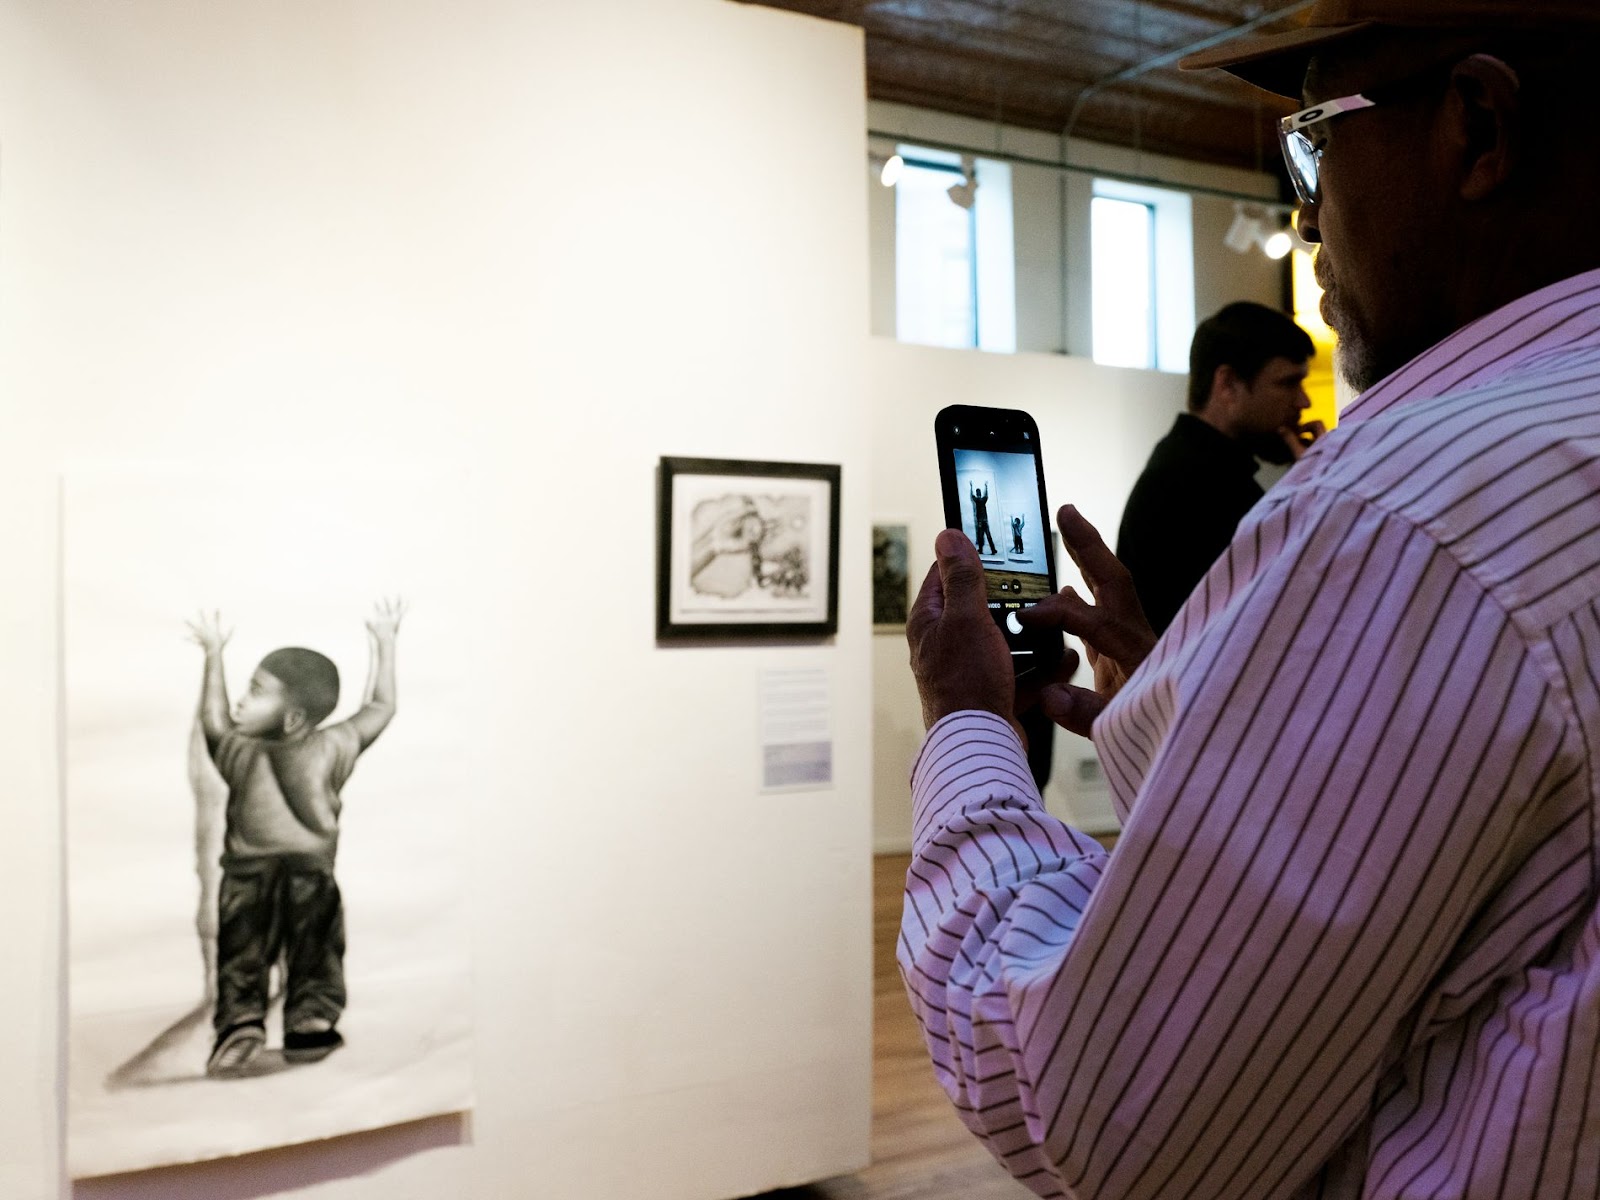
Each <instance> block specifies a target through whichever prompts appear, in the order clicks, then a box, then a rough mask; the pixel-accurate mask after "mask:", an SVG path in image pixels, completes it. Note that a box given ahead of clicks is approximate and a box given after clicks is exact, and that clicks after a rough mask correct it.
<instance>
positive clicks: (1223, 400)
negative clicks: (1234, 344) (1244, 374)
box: [1205, 363, 1240, 416]
mask: <svg viewBox="0 0 1600 1200" xmlns="http://www.w3.org/2000/svg"><path fill="white" fill-rule="evenodd" d="M1239 382H1240V380H1239V372H1237V371H1235V370H1234V369H1233V367H1232V366H1230V365H1229V364H1228V363H1223V364H1221V365H1220V366H1219V367H1217V369H1216V370H1215V371H1213V372H1212V373H1211V391H1210V393H1209V394H1208V396H1207V398H1206V407H1205V411H1206V412H1209V413H1214V414H1216V415H1217V416H1227V415H1229V414H1230V413H1231V412H1232V407H1231V405H1232V401H1233V398H1234V396H1235V395H1236V394H1237V392H1238V390H1239Z"/></svg>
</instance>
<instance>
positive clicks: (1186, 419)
mask: <svg viewBox="0 0 1600 1200" xmlns="http://www.w3.org/2000/svg"><path fill="white" fill-rule="evenodd" d="M1172 432H1173V433H1175V434H1177V435H1178V436H1179V437H1180V438H1182V439H1184V440H1185V441H1186V442H1188V443H1189V444H1190V445H1191V446H1196V447H1200V448H1202V449H1203V450H1204V451H1205V453H1207V454H1209V455H1214V456H1216V457H1219V458H1221V459H1222V460H1223V461H1229V460H1232V461H1233V462H1234V463H1235V465H1237V466H1238V468H1239V469H1240V470H1241V471H1245V472H1248V473H1249V474H1250V475H1252V476H1254V475H1255V473H1256V456H1255V455H1254V454H1251V453H1250V451H1249V449H1248V448H1247V447H1246V446H1245V444H1244V443H1243V442H1241V441H1239V440H1238V439H1237V438H1231V437H1229V436H1228V435H1227V434H1225V433H1223V432H1222V430H1220V429H1218V428H1217V427H1216V426H1215V425H1212V424H1211V423H1210V422H1209V421H1205V420H1203V419H1201V418H1200V417H1198V416H1196V415H1195V414H1194V413H1192V412H1181V413H1179V414H1178V419H1177V420H1176V421H1175V422H1174V423H1173V426H1172Z"/></svg>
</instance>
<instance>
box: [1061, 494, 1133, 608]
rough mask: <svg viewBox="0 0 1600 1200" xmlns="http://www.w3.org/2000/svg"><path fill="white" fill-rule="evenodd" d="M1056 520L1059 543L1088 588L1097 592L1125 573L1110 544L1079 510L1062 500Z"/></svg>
mask: <svg viewBox="0 0 1600 1200" xmlns="http://www.w3.org/2000/svg"><path fill="white" fill-rule="evenodd" d="M1056 524H1057V525H1058V526H1059V527H1060V529H1061V544H1062V545H1063V546H1065V547H1066V548H1067V554H1068V555H1069V556H1070V557H1071V559H1072V561H1073V563H1074V564H1075V565H1076V566H1077V568H1078V574H1080V575H1082V576H1083V581H1084V583H1086V584H1088V585H1089V591H1090V592H1093V593H1098V592H1099V591H1100V589H1101V588H1103V587H1106V586H1107V585H1109V584H1113V583H1115V582H1116V581H1117V580H1118V579H1119V578H1121V577H1126V576H1127V573H1128V569H1127V568H1126V567H1124V566H1123V565H1122V563H1121V561H1120V560H1119V559H1118V558H1117V556H1116V555H1115V554H1113V553H1112V552H1111V547H1109V546H1107V545H1106V543H1105V540H1104V539H1103V538H1102V537H1101V536H1100V531H1099V530H1098V529H1096V528H1095V527H1094V526H1093V525H1091V524H1089V522H1088V521H1087V520H1085V519H1084V516H1083V514H1082V513H1080V512H1079V511H1078V510H1077V509H1076V508H1074V507H1073V506H1072V505H1070V504H1063V505H1062V506H1061V510H1060V511H1059V512H1057V513H1056Z"/></svg>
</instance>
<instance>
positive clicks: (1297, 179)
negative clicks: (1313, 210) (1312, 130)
mask: <svg viewBox="0 0 1600 1200" xmlns="http://www.w3.org/2000/svg"><path fill="white" fill-rule="evenodd" d="M1378 103H1379V102H1378V101H1376V100H1374V99H1372V98H1371V97H1370V96H1367V95H1365V94H1363V93H1361V92H1352V93H1351V94H1350V95H1348V96H1340V97H1338V98H1337V99H1334V100H1324V101H1323V102H1322V103H1321V104H1313V105H1312V106H1311V107H1310V108H1302V109H1301V110H1300V111H1299V112H1297V113H1292V114H1290V115H1289V116H1287V117H1284V118H1283V120H1281V121H1279V122H1278V146H1279V148H1280V149H1282V151H1283V161H1284V164H1285V165H1286V166H1287V167H1288V168H1289V182H1290V183H1292V184H1294V191H1295V195H1297V196H1299V197H1300V199H1301V201H1302V202H1303V203H1305V204H1315V203H1317V201H1318V199H1319V198H1320V197H1321V194H1322V170H1321V169H1322V147H1321V146H1314V145H1312V144H1311V139H1310V138H1309V137H1307V136H1306V135H1305V132H1304V131H1305V130H1306V129H1307V128H1308V127H1309V126H1312V125H1319V124H1321V123H1322V122H1323V121H1326V120H1329V119H1330V118H1332V117H1337V116H1340V115H1342V114H1344V113H1349V112H1360V111H1361V110H1362V109H1363V108H1376V107H1377V106H1378ZM1297 150H1298V151H1300V152H1302V153H1304V154H1305V155H1306V157H1307V158H1308V160H1309V161H1310V164H1311V172H1312V173H1314V174H1315V175H1316V176H1317V177H1316V179H1315V180H1312V181H1310V182H1308V181H1307V179H1306V174H1307V172H1306V168H1305V167H1304V166H1302V165H1301V163H1300V161H1299V159H1298V157H1297V153H1296V152H1297Z"/></svg>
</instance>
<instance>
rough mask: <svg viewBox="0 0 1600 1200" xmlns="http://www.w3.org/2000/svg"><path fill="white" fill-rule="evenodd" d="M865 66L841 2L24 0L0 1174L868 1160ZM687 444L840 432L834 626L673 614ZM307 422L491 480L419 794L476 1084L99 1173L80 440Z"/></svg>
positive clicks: (10, 77)
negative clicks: (772, 703) (117, 0)
mask: <svg viewBox="0 0 1600 1200" xmlns="http://www.w3.org/2000/svg"><path fill="white" fill-rule="evenodd" d="M861 80H862V44H861V35H860V31H859V30H857V29H854V28H851V27H848V26H845V25H840V24H831V23H824V22H819V21H812V20H809V19H805V18H800V17H796V16H793V15H791V14H787V13H780V12H774V11H770V10H766V9H759V8H750V7H746V6H742V5H736V4H731V3H727V2H726V0H587V2H586V3H583V4H561V5H555V4H531V5H530V4H526V3H521V2H519V0H456V2H454V3H449V4H446V3H444V2H443V0H288V2H285V3H277V4H270V5H269V4H229V5H220V4H212V5H201V4H193V3H189V2H187V0H142V2H141V3H138V4H106V3H103V2H100V0H3V2H0V408H3V413H0V428H3V429H4V434H3V436H0V509H3V511H4V512H5V514H6V516H5V518H4V520H3V522H0V559H3V561H4V562H5V564H6V576H5V587H4V591H3V593H0V594H3V600H0V720H3V724H4V729H5V735H4V738H3V739H0V777H3V778H4V779H5V788H6V791H5V813H6V829H7V836H6V838H5V839H4V841H3V843H0V879H3V880H4V883H3V884H0V889H3V892H0V894H3V895H4V898H5V901H6V905H7V908H8V910H9V912H10V913H11V918H10V920H9V921H8V936H7V943H6V944H7V958H8V961H9V963H10V964H11V966H10V970H9V971H8V980H9V985H8V986H7V988H6V989H5V990H4V993H3V995H0V1024H3V1026H4V1028H5V1030H6V1032H5V1034H4V1036H0V1078H4V1079H5V1080H6V1081H7V1086H6V1087H5V1088H4V1089H3V1090H0V1131H3V1132H0V1195H3V1196H5V1197H7V1198H8V1200H36V1198H44V1197H56V1196H61V1195H74V1196H75V1197H78V1198H79V1200H135V1198H139V1200H143V1198H147V1197H148V1198H154V1197H162V1198H168V1197H173V1196H183V1195H194V1196H205V1197H208V1198H211V1200H231V1198H235V1197H237V1198H240V1200H243V1198H245V1197H252V1198H254V1197H266V1196H288V1195H295V1196H316V1197H328V1198H330V1200H376V1198H378V1197H384V1198H385V1200H437V1198H439V1197H446V1196H448V1197H452V1198H455V1197H461V1198H463V1200H520V1198H523V1197H540V1198H545V1197H549V1198H566V1197H571V1198H581V1200H607V1198H610V1197H618V1198H621V1197H627V1198H629V1200H633V1198H635V1197H639V1196H649V1197H651V1200H678V1198H682V1200H713V1198H718V1197H726V1196H735V1195H740V1194H746V1193H749V1192H753V1191H758V1190H762V1189H765V1188H769V1187H775V1186H778V1185H780V1184H786V1183H792V1182H799V1181H802V1180H806V1179H811V1178H815V1177H818V1176H822V1175H827V1174H831V1173H837V1172H842V1171H846V1170H850V1169H853V1168H855V1167H857V1166H859V1165H861V1164H862V1163H863V1162H864V1160H865V1156H866V1136H867V1125H868V1111H869V1072H870V1045H869V1043H870V1036H869V1027H868V1022H869V1017H868V1014H869V1007H868V1005H869V1000H870V944H869V940H870V920H869V898H868V887H869V881H868V875H869V872H868V861H867V856H866V849H867V847H868V846H869V844H870V839H871V825H870V820H871V813H870V803H869V796H870V794H871V793H870V789H871V780H872V767H871V765H870V762H869V759H870V754H871V747H870V742H869V739H870V733H869V730H870V725H871V699H870V675H871V663H872V655H873V645H872V642H871V636H870V633H869V616H868V612H869V603H868V587H869V584H868V578H867V558H868V556H867V550H868V528H869V525H870V510H871V507H872V497H871V485H870V483H869V477H870V475H871V473H872V469H873V464H872V461H871V455H870V443H871V416H870V408H869V404H868V397H867V379H868V375H869V371H868V362H867V358H866V356H867V339H865V338H864V337H863V336H862V331H863V330H864V329H865V328H866V327H867V324H868V313H867V273H866V266H865V264H866V261H867V244H866V238H867V235H866V214H865V209H864V205H863V203H862V198H861V175H860V171H861V130H862V128H863V126H864V124H865V110H864V102H863V99H862V87H861ZM663 454H670V455H693V456H707V457H728V458H755V459H783V460H792V461H810V462H829V463H839V464H841V465H842V467H843V480H844V483H843V497H844V522H843V528H844V535H843V545H842V554H841V562H842V571H841V575H842V584H841V589H840V612H841V618H842V619H841V626H840V632H839V635H838V637H837V638H836V639H834V640H830V641H827V642H811V643H802V644H788V645H763V646H717V647H712V648H700V647H695V648H690V647H684V648H678V647H673V648H670V649H667V648H661V647H658V646H657V644H656V642H655V639H654V631H653V592H654V548H653V538H654V510H655V495H654V484H655V480H654V469H655V465H656V462H657V459H658V458H659V457H660V456H661V455H663ZM289 462H292V463H293V464H294V467H295V470H296V471H312V472H316V471H322V472H326V473H332V474H337V473H339V472H345V471H348V472H350V473H351V474H352V475H354V474H357V473H358V472H360V471H362V470H364V469H366V468H372V469H376V470H387V469H390V468H399V469H412V468H415V469H418V470H419V471H420V472H421V473H423V474H425V475H427V476H429V477H430V478H433V479H437V480H439V482H438V483H436V484H434V485H432V486H438V487H441V488H449V489H455V490H453V491H452V497H451V501H450V504H449V505H448V506H447V507H449V508H451V509H455V508H457V507H464V508H466V509H468V510H469V511H471V512H472V513H473V514H474V515H473V518H472V519H471V520H470V521H468V522H464V523H463V525H462V527H461V528H460V529H459V531H458V536H459V539H460V543H461V545H462V546H463V547H464V548H466V550H467V551H468V553H466V554H464V555H462V556H461V557H464V558H466V559H467V560H468V562H469V563H470V565H469V566H468V567H467V568H466V570H467V571H468V572H469V574H470V579H469V583H470V585H471V588H472V589H473V591H474V592H475V594H476V596H477V597H478V600H479V611H478V612H477V614H476V619H475V620H473V621H470V622H467V623H465V624H464V626H463V627H462V628H461V629H460V630H459V655H460V658H461V671H462V673H463V675H464V676H465V678H466V679H468V680H469V681H470V689H469V690H470V693H471V697H472V700H471V703H472V705H473V709H474V712H473V719H474V724H475V726H476V729H477V732H478V738H477V744H476V747H475V750H474V752H473V753H472V754H471V755H470V758H469V763H468V765H467V766H466V767H465V768H464V770H463V771H462V773H461V776H460V778H459V780H458V785H457V786H456V787H455V788H454V789H452V790H451V794H449V795H441V796H440V797H439V801H438V802H439V803H440V804H441V805H452V806H459V808H460V809H462V810H463V813H464V819H465V820H466V821H467V822H468V825H469V829H470V833H469V836H468V839H467V841H468V850H467V854H468V862H467V864H466V865H467V874H468V877H469V879H470V886H471V897H470V906H469V911H470V923H471V926H472V930H473V933H472V946H471V951H472V956H473V964H474V965H473V970H474V989H473V994H474V1006H475V1011H474V1012H473V1013H472V1014H471V1017H472V1023H473V1026H474V1029H475V1046H476V1051H475V1060H476V1088H477V1099H478V1103H477V1108H476V1110H475V1111H474V1113H473V1114H472V1115H471V1116H470V1118H468V1119H467V1120H465V1121H458V1120H454V1119H444V1120H434V1121H429V1122H424V1123H420V1124H417V1125H412V1126H407V1127H403V1128H400V1129H397V1130H391V1131H387V1132H383V1133H379V1134H375V1135H368V1136H363V1137H357V1138H350V1139H341V1140H339V1141H335V1142H330V1143H322V1144H317V1145H312V1146H307V1147H302V1148H299V1149H295V1150H286V1151H277V1152H270V1153H267V1154H263V1155H258V1156H252V1157H249V1158H244V1159H239V1160H231V1161H223V1162H219V1163H214V1164H211V1165H204V1166H197V1167H190V1168H183V1169H178V1170H173V1171H167V1172H159V1173H156V1174H152V1175H141V1176H124V1177H117V1178H109V1179H102V1180H97V1181H91V1182H87V1183H81V1184H79V1185H77V1186H76V1187H71V1186H70V1185H68V1184H67V1183H66V1182H65V1180H64V1179H63V1178H62V1174H61V1170H62V1169H61V1161H62V1146H61V1118H62V1111H61V1105H62V1090H61V1083H62V1077H63V1054H64V1048H63V1040H62V1039H63V997H62V988H63V972H62V955H61V944H62V936H63V930H62V917H61V912H62V902H63V894H64V889H65V887H66V881H65V879H64V875H63V870H62V866H61V864H62V845H63V828H62V826H63V814H62V808H61V787H62V780H63V770H62V763H61V758H60V754H61V729H62V726H61V719H60V711H61V703H62V696H61V673H60V668H59V662H60V645H59V637H60V630H61V625H60V599H61V597H60V584H59V564H60V553H61V547H60V542H59V538H60V531H59V526H58V519H57V505H58V486H59V485H58V481H59V478H60V476H61V475H62V473H63V472H65V471H72V470H80V469H85V468H88V469H93V468H94V466H95V465H96V464H119V465H120V464H130V463H131V464H139V465H143V466H146V467H149V468H151V469H153V470H160V469H161V468H162V465H163V464H168V465H173V466H180V465H181V466H184V467H191V466H200V467H204V468H206V469H209V470H215V471H217V472H220V473H222V474H223V475H224V476H225V477H226V476H227V475H228V474H229V473H230V472H232V471H237V472H238V473H239V478H240V479H241V481H242V480H244V479H246V478H247V477H248V478H255V477H256V476H258V475H259V474H260V472H261V470H262V469H263V468H265V469H267V470H268V471H269V472H270V469H271V468H272V466H273V465H274V464H283V463H289ZM241 486H243V484H242V483H241ZM228 502H229V496H228V489H227V488H226V487H225V486H224V487H221V488H219V489H218V494H217V495H216V497H215V503H216V504H217V505H219V506H222V507H224V508H226V506H227V505H228ZM383 502H384V498H383V497H382V496H381V495H375V496H373V497H371V503H372V504H373V505H374V506H376V507H378V508H380V509H381V507H382V505H383ZM238 536H239V537H240V538H241V539H248V538H249V537H250V530H249V529H248V528H241V529H239V531H238ZM197 552H200V553H203V548H197ZM175 636H176V634H175ZM776 668H813V669H817V670H821V671H824V672H826V673H827V675H828V677H829V679H830V681H831V686H832V697H833V703H832V718H833V729H834V735H835V759H834V762H835V784H834V787H833V789H832V790H828V791H816V792H804V793H797V794H789V795H780V796H774V795H763V794H760V793H759V791H758V776H757V764H758V762H759V756H758V752H757V715H758V711H757V704H756V696H757V687H758V681H759V678H760V675H761V672H763V671H764V670H769V669H776Z"/></svg>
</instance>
